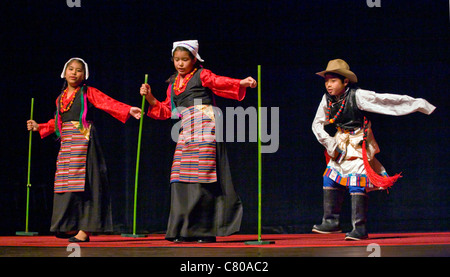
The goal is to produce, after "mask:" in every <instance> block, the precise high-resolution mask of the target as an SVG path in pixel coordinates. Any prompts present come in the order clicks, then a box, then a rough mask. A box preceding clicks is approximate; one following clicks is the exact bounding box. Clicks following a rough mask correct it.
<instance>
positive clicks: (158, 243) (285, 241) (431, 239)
mask: <svg viewBox="0 0 450 277" xmlns="http://www.w3.org/2000/svg"><path fill="white" fill-rule="evenodd" d="M344 237H345V234H344V233H341V234H329V235H321V234H282V235H263V236H262V240H263V241H265V240H268V241H274V242H275V243H274V244H268V245H246V244H245V242H246V241H253V240H257V236H256V235H232V236H229V237H218V238H217V243H205V244H200V243H197V242H184V243H172V242H170V241H167V240H165V239H164V235H161V234H158V235H148V236H147V237H143V238H130V237H122V236H120V235H98V236H91V241H90V242H88V243H81V245H82V247H233V248H234V247H278V248H279V247H332V246H340V247H345V246H367V245H368V244H370V243H376V244H378V245H380V246H388V245H450V232H444V233H386V234H371V235H370V237H369V239H368V240H360V241H346V240H344ZM67 244H68V242H67V240H66V239H58V238H55V237H54V236H31V237H27V236H5V237H0V247H1V246H35V247H64V246H67Z"/></svg>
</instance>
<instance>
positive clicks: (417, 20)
mask: <svg viewBox="0 0 450 277" xmlns="http://www.w3.org/2000/svg"><path fill="white" fill-rule="evenodd" d="M380 2H381V7H378V8H369V7H368V6H367V4H366V0H351V1H350V0H339V1H335V0H328V1H325V0H314V1H265V0H259V1H235V0H227V1H195V0H191V1H171V0H168V1H131V0H130V1H125V0H121V1H119V0H117V1H87V0H81V7H79V8H69V7H68V6H67V4H66V0H53V1H7V2H3V3H2V4H1V17H0V20H1V27H2V31H1V34H0V36H1V37H2V39H1V49H2V52H1V56H2V59H1V70H2V71H1V75H0V76H1V78H2V91H1V93H0V97H1V112H2V119H3V124H2V125H3V128H2V135H1V145H2V150H1V162H2V166H1V172H2V175H1V176H2V178H1V180H2V182H1V184H0V213H1V214H0V234H13V233H14V232H15V231H20V230H23V229H24V225H25V196H26V186H25V185H26V176H27V153H28V132H27V131H26V126H25V122H26V120H27V119H28V118H29V113H30V100H31V97H34V98H35V105H34V118H35V119H36V120H37V121H38V122H45V121H47V120H49V119H50V118H51V117H52V115H53V113H54V110H55V108H54V101H55V99H56V97H57V95H58V93H59V91H60V88H61V86H62V80H61V79H60V78H59V75H60V73H61V70H62V67H63V65H64V63H65V62H66V61H67V60H68V59H69V58H70V57H74V56H77V57H82V58H84V59H85V60H86V61H87V63H88V64H89V69H90V78H89V80H88V84H89V85H91V86H94V87H96V88H98V89H100V90H102V91H103V92H105V93H107V94H108V95H110V96H111V97H113V98H115V99H117V100H120V101H123V102H126V103H128V104H131V105H134V106H140V103H141V98H140V96H139V92H138V91H139V87H140V84H141V83H142V82H143V80H144V74H146V73H148V74H149V83H150V84H151V85H152V88H153V92H154V94H155V95H156V96H157V98H159V99H160V100H163V99H164V97H165V90H166V83H165V80H166V79H167V78H168V76H170V75H171V73H172V72H173V71H174V69H173V65H172V64H171V61H170V50H171V47H172V42H173V41H177V40H184V39H198V40H199V42H200V51H199V53H200V55H201V56H202V58H203V59H204V60H205V61H206V62H205V64H204V66H205V67H206V68H209V69H211V70H212V71H213V72H215V73H216V74H219V75H225V76H230V77H235V78H244V77H247V76H249V75H251V76H253V77H255V78H256V75H257V74H256V73H257V71H256V69H257V65H258V64H260V65H261V66H262V72H263V73H262V80H263V81H262V94H263V96H262V105H263V106H265V107H279V110H280V119H279V124H280V133H279V141H280V147H279V149H278V151H277V152H276V153H273V154H264V155H263V198H262V199H263V208H262V215H263V232H266V233H268V232H288V233H294V232H297V233H301V232H309V231H310V229H311V226H312V225H313V224H314V223H317V222H319V221H320V219H321V216H322V200H321V199H322V173H323V170H324V167H325V163H324V158H323V148H322V146H321V145H320V144H319V143H318V142H317V141H316V139H315V137H314V135H313V133H312V132H311V122H312V120H313V118H314V115H315V111H316V108H317V105H318V104H319V101H320V99H321V97H322V95H323V93H324V92H325V90H324V88H323V80H322V79H321V78H320V77H318V76H317V75H315V74H314V73H315V72H317V71H320V70H323V69H324V68H325V67H326V64H327V62H328V60H330V59H334V58H343V59H345V60H346V61H347V62H348V63H349V64H350V66H351V69H352V70H353V71H354V72H355V73H356V74H357V75H358V77H359V80H360V82H359V85H360V86H361V87H362V88H365V89H371V90H374V91H376V92H391V93H398V94H408V95H410V96H413V97H422V98H426V99H427V100H428V101H430V102H431V103H433V104H434V105H436V106H437V109H436V111H435V112H434V113H433V114H432V115H430V116H426V115H423V114H418V113H417V114H411V115H407V116H403V117H390V116H384V115H377V114H371V115H370V119H371V120H372V122H373V130H374V133H375V136H376V138H377V141H378V143H379V145H380V148H381V153H380V154H378V155H377V157H378V159H379V160H380V161H381V162H382V163H383V165H384V166H385V167H386V169H387V170H388V172H389V173H397V172H402V173H403V175H404V177H403V178H402V179H400V180H399V182H398V183H397V184H396V185H395V186H394V187H393V188H392V189H391V190H389V194H387V193H386V192H372V193H370V209H369V228H370V230H371V231H372V232H391V231H438V230H449V204H448V195H449V186H448V183H447V182H448V180H449V174H448V171H449V170H448V167H449V163H448V161H449V159H448V155H449V151H448V141H449V140H448V135H449V132H448V127H447V125H446V124H447V121H448V116H449V115H448V108H449V105H448V100H447V98H448V97H447V93H448V91H449V87H450V82H449V76H450V74H449V73H450V70H449V64H450V63H449V50H448V45H449V42H450V40H449V26H450V16H449V2H448V1H443V0H436V1H416V0H410V1H385V0H382V1H380ZM217 104H218V105H219V107H221V108H222V109H223V110H225V107H228V106H230V107H237V106H242V107H244V108H248V107H254V106H256V105H257V97H256V89H253V90H252V89H248V90H247V97H246V98H245V99H244V100H243V101H242V102H235V101H229V100H226V99H218V103H217ZM173 124H174V121H172V120H167V121H155V120H153V119H150V118H149V117H146V118H145V121H144V129H143V143H142V149H141V168H140V177H139V178H140V182H139V199H138V218H137V225H138V232H150V233H154V232H164V230H165V226H166V221H167V216H168V211H169V205H170V195H169V184H168V181H169V174H170V165H171V160H172V153H173V150H174V146H175V143H174V142H173V141H172V140H171V138H170V131H171V127H172V125H173ZM96 126H97V129H98V130H99V132H100V136H101V141H102V146H103V150H104V152H105V156H106V160H107V164H108V170H109V175H110V180H111V185H110V189H111V193H112V196H113V213H114V225H115V230H116V232H127V231H130V230H131V226H132V213H133V193H134V176H135V175H134V172H135V161H136V149H137V136H138V128H139V123H138V121H136V120H133V119H130V120H129V121H128V122H127V123H126V124H121V123H120V122H118V121H117V120H115V119H114V118H112V117H111V116H109V115H107V114H105V113H99V116H98V118H97V121H96ZM227 147H228V152H229V153H228V154H229V158H230V162H231V169H232V174H233V179H234V183H235V186H236V189H237V191H238V193H239V194H240V196H241V198H242V200H243V203H244V218H243V224H242V228H241V231H242V232H243V233H255V232H256V228H257V145H256V143H251V142H247V143H228V144H227ZM57 151H58V143H57V142H56V141H55V140H54V138H53V137H52V138H46V139H44V140H41V139H40V138H39V136H38V135H37V134H36V133H35V134H34V135H33V150H32V161H31V162H32V170H31V183H32V188H31V198H30V230H31V231H39V232H40V233H42V234H45V233H47V232H48V229H49V225H50V217H51V208H52V183H53V176H54V171H55V161H56V155H57ZM349 213H350V210H349V201H348V197H347V201H346V202H345V204H344V211H343V220H344V224H343V225H344V227H345V228H350V214H349Z"/></svg>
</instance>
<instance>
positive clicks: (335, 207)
mask: <svg viewBox="0 0 450 277" xmlns="http://www.w3.org/2000/svg"><path fill="white" fill-rule="evenodd" d="M344 193H345V190H344V189H323V218H322V224H320V225H317V224H316V225H314V226H313V229H312V231H313V232H315V233H319V234H331V233H340V232H342V230H341V224H340V222H339V217H340V214H341V208H342V202H343V201H344Z"/></svg>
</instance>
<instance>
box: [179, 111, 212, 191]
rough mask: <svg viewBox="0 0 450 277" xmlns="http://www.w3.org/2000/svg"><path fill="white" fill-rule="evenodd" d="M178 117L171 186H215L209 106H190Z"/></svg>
mask: <svg viewBox="0 0 450 277" xmlns="http://www.w3.org/2000/svg"><path fill="white" fill-rule="evenodd" d="M181 115H182V119H181V132H180V135H179V137H178V142H177V146H176V148H175V154H174V159H173V163H172V171H171V175H170V182H171V183H173V182H187V183H213V182H217V173H216V138H215V123H214V113H213V112H212V106H211V105H197V106H191V107H189V108H186V109H184V110H183V111H181Z"/></svg>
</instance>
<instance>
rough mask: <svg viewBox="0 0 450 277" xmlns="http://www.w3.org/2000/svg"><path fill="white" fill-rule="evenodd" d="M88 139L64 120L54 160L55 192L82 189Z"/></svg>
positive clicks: (73, 125)
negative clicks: (59, 144)
mask: <svg viewBox="0 0 450 277" xmlns="http://www.w3.org/2000/svg"><path fill="white" fill-rule="evenodd" d="M88 144H89V141H88V140H87V139H86V137H85V136H84V135H83V134H82V133H81V132H80V130H79V129H78V128H76V127H75V124H73V123H72V122H64V123H63V124H62V130H61V149H60V151H59V154H58V160H57V162H56V174H55V189H54V191H55V193H63V192H76V191H84V186H85V180H86V160H87V149H88Z"/></svg>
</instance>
